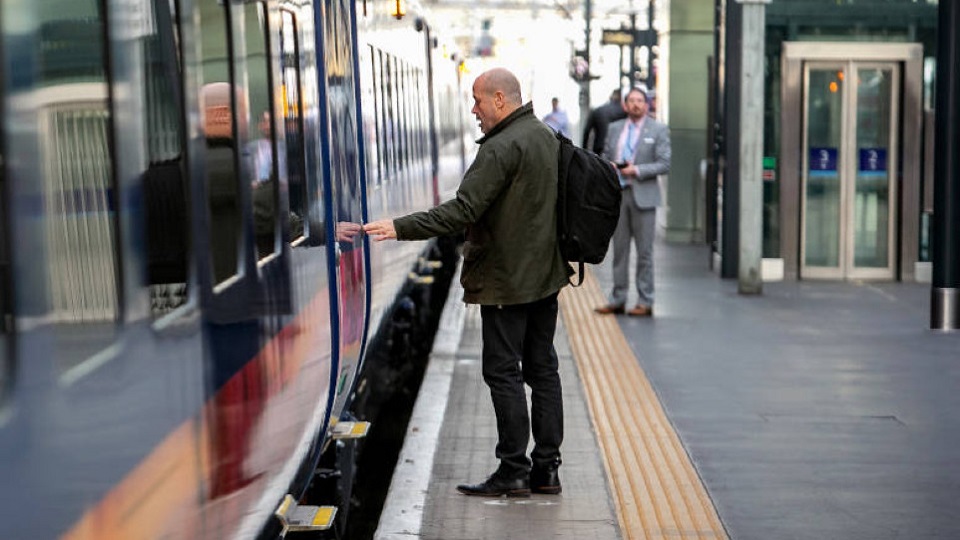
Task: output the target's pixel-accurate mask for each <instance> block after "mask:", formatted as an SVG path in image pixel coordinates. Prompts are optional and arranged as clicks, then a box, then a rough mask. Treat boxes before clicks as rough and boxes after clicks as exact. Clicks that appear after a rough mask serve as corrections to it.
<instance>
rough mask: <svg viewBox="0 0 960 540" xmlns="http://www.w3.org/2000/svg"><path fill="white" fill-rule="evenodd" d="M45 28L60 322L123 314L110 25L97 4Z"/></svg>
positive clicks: (46, 160) (44, 122) (50, 229)
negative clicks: (108, 67) (107, 42)
mask: <svg viewBox="0 0 960 540" xmlns="http://www.w3.org/2000/svg"><path fill="white" fill-rule="evenodd" d="M69 12H70V13H73V14H74V17H73V18H69V19H66V18H64V19H57V18H56V16H55V15H54V14H53V13H51V14H50V15H51V17H52V18H51V19H50V20H47V21H46V22H45V23H43V26H42V29H41V39H42V40H43V44H42V46H41V50H42V58H41V65H42V66H43V69H42V70H41V73H40V77H41V78H42V79H41V81H40V83H39V84H40V85H41V86H42V87H43V88H42V91H41V92H40V96H41V97H40V102H41V107H40V111H39V116H40V118H39V120H40V126H39V129H40V152H41V157H40V162H41V163H43V164H44V169H43V181H42V189H43V202H44V209H45V211H46V221H45V225H46V237H47V238H46V240H47V246H48V249H49V251H48V254H49V257H50V259H49V264H47V265H46V269H45V272H46V273H47V281H48V284H49V291H50V293H49V302H50V305H49V308H50V312H51V315H52V317H53V319H54V320H56V321H64V322H87V321H112V320H114V319H116V317H117V275H116V265H117V260H116V259H117V255H116V243H115V230H114V226H113V216H114V212H115V206H114V202H115V201H114V190H113V178H112V174H113V171H112V167H111V160H110V141H109V136H108V133H109V130H110V110H109V104H108V87H107V79H106V75H105V72H104V65H105V64H104V54H103V25H102V22H103V21H102V20H101V19H100V16H99V13H98V11H97V9H96V6H95V5H92V4H90V5H88V6H87V9H84V8H83V7H82V6H81V5H76V6H74V9H71V10H69Z"/></svg>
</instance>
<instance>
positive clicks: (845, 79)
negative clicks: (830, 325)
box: [800, 61, 900, 280]
mask: <svg viewBox="0 0 960 540" xmlns="http://www.w3.org/2000/svg"><path fill="white" fill-rule="evenodd" d="M803 85H804V96H805V99H804V109H805V114H804V136H803V140H802V145H803V150H802V152H801V156H802V158H803V169H802V171H803V173H802V174H803V178H802V183H803V189H802V202H801V208H802V216H801V220H802V223H803V228H802V229H801V235H802V236H801V238H802V240H801V246H800V252H801V275H803V276H805V277H808V278H831V279H860V278H866V279H887V280H889V279H893V277H894V269H895V265H894V262H895V260H896V254H895V249H894V246H895V236H896V228H895V227H894V223H895V219H896V214H895V209H896V208H897V190H896V184H895V177H894V171H896V170H897V154H898V152H897V147H898V141H897V137H898V120H899V105H900V104H899V99H898V92H897V90H898V89H899V88H900V66H899V64H897V63H894V62H855V61H847V62H808V63H807V64H806V66H805V67H804V82H803Z"/></svg>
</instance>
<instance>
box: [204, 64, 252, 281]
mask: <svg viewBox="0 0 960 540" xmlns="http://www.w3.org/2000/svg"><path fill="white" fill-rule="evenodd" d="M231 93H233V87H232V85H230V83H226V82H215V83H209V84H206V85H204V86H203V88H201V89H200V100H201V104H202V106H203V108H204V131H205V134H206V139H207V152H206V168H207V189H208V190H209V193H208V197H209V199H210V229H211V230H210V238H235V237H236V234H237V231H238V230H239V226H240V207H239V205H238V200H239V197H238V196H237V195H238V194H237V179H236V172H235V170H234V153H235V152H236V150H235V148H236V141H235V138H234V134H233V106H232V104H231V98H230V95H231ZM235 99H236V100H238V101H239V100H242V99H243V96H242V94H240V93H236V98H235ZM237 108H240V107H239V103H238V104H237ZM237 129H238V130H239V131H240V133H241V134H243V133H245V132H246V122H245V121H243V120H242V118H241V119H238V122H237ZM210 248H211V249H210V251H211V255H212V258H213V273H214V277H215V280H216V281H217V282H218V283H219V282H221V281H223V280H225V279H227V278H229V277H230V276H232V275H233V274H234V273H236V271H237V257H238V253H237V243H236V242H213V244H212V245H211V246H210Z"/></svg>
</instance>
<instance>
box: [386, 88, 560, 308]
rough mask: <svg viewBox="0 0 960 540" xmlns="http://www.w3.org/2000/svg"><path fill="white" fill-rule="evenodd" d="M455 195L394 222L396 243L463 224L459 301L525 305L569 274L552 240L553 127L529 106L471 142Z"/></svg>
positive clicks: (554, 190)
mask: <svg viewBox="0 0 960 540" xmlns="http://www.w3.org/2000/svg"><path fill="white" fill-rule="evenodd" d="M478 142H479V143H480V149H479V151H478V152H477V157H476V159H475V160H474V162H473V164H472V165H470V168H469V169H468V170H467V172H466V174H465V175H464V177H463V181H462V182H461V183H460V189H458V190H457V196H456V198H454V199H451V200H449V201H447V202H445V203H443V204H441V205H439V206H437V207H434V208H432V209H430V210H428V211H425V212H417V213H414V214H410V215H407V216H404V217H401V218H397V219H395V220H394V227H395V228H396V231H397V239H398V240H422V239H425V238H431V237H434V236H441V235H447V234H453V233H457V232H460V231H463V230H464V229H466V231H467V241H466V243H465V244H464V246H463V270H462V272H461V276H460V282H461V283H462V284H463V289H464V294H463V301H464V302H467V303H469V304H483V305H510V304H525V303H528V302H533V301H536V300H540V299H542V298H545V297H547V296H549V295H551V294H553V293H555V292H557V291H559V290H560V289H561V288H562V287H563V286H564V285H566V284H567V279H568V277H569V276H570V274H571V273H572V269H571V268H570V266H569V265H568V264H567V263H566V262H565V261H564V260H563V258H562V257H561V255H560V248H559V247H558V245H557V225H556V223H557V214H556V201H557V152H559V142H558V141H557V138H556V136H554V134H553V131H552V130H551V129H550V128H549V127H547V126H546V125H545V124H544V123H543V122H541V121H540V120H538V119H537V117H536V116H534V114H533V106H532V104H530V103H528V104H526V105H524V106H522V107H520V108H519V109H517V110H516V111H514V112H513V113H511V114H510V115H509V116H507V117H506V118H504V119H503V120H502V121H501V122H500V123H499V124H497V125H496V126H494V127H493V129H491V130H490V132H489V133H487V135H486V136H485V137H483V138H482V139H480V140H479V141H478Z"/></svg>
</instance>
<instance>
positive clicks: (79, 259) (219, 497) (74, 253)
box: [0, 0, 466, 540]
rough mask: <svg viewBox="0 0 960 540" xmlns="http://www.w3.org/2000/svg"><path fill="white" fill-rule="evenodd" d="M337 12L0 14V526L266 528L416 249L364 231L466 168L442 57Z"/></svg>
mask: <svg viewBox="0 0 960 540" xmlns="http://www.w3.org/2000/svg"><path fill="white" fill-rule="evenodd" d="M369 4H370V6H377V7H382V6H379V5H378V4H377V3H375V2H370V3H369ZM364 5H366V4H364ZM357 6H359V5H355V4H354V3H353V2H349V1H346V0H324V1H322V2H309V1H303V0H296V1H295V0H249V1H240V0H46V1H44V2H32V1H28V0H10V1H5V2H3V4H2V5H0V29H2V32H0V61H2V71H0V73H2V75H0V119H2V129H0V158H2V161H0V229H2V230H0V269H2V272H0V307H2V309H3V315H4V317H3V324H2V329H0V508H2V510H0V538H4V539H14V540H18V539H21V538H22V539H36V538H58V537H59V538H74V539H94V538H96V539H103V538H124V539H127V538H152V537H164V538H253V537H258V536H260V537H275V536H277V535H278V534H280V531H281V524H282V523H281V522H280V521H278V519H277V518H276V516H275V513H276V512H277V510H278V508H280V507H282V506H283V505H282V503H283V502H284V500H285V497H286V496H287V495H288V494H289V495H292V500H299V499H300V498H301V496H302V495H303V494H304V492H305V490H306V488H307V486H308V484H309V482H310V480H311V477H312V476H313V474H314V471H315V470H316V467H317V463H318V462H319V460H320V458H321V454H322V453H323V452H324V451H325V450H327V451H330V449H331V448H334V447H335V446H336V445H331V444H330V441H331V440H333V437H334V429H335V426H336V425H337V424H338V423H339V424H341V425H343V424H345V420H349V419H350V418H349V417H350V416H351V415H350V409H351V406H352V399H353V396H354V393H355V390H356V387H357V381H358V380H359V379H360V378H361V377H363V378H368V379H370V378H375V377H376V376H377V374H376V373H373V372H369V373H368V372H366V371H364V370H363V365H364V358H365V357H367V356H370V355H372V354H374V353H376V352H377V351H375V350H373V349H374V348H376V347H378V346H380V344H381V343H382V342H383V340H378V339H377V336H378V335H379V334H383V333H388V332H390V331H391V330H390V328H389V322H390V318H391V315H392V313H394V311H395V307H394V306H395V305H396V304H397V301H398V300H399V299H403V298H404V297H405V294H406V291H408V290H409V289H410V288H411V287H415V286H419V285H414V284H412V282H411V280H410V273H411V271H413V272H414V274H415V275H416V273H417V271H422V270H423V268H424V267H425V266H426V267H429V266H430V265H424V263H423V262H421V260H422V258H423V257H425V256H429V254H430V253H432V252H433V251H435V250H436V247H435V246H434V245H432V244H431V245H426V244H423V243H417V244H407V245H403V246H402V247H399V248H395V249H394V250H390V249H389V248H383V247H381V246H376V247H373V246H371V245H370V244H369V243H368V242H367V240H366V238H365V237H364V236H363V235H362V234H359V229H360V224H361V223H363V222H364V221H366V220H370V219H377V218H378V217H382V216H390V215H397V214H399V213H405V212H408V211H411V210H416V209H420V208H425V207H428V206H430V205H432V204H435V203H436V201H437V200H438V198H439V197H440V191H441V189H442V188H441V186H442V185H448V186H449V184H450V183H451V182H455V181H456V179H458V178H459V175H460V173H462V170H463V165H464V162H465V156H464V153H463V139H462V128H463V123H462V121H461V120H460V118H462V117H463V114H464V112H465V110H466V109H465V106H464V104H463V103H462V101H461V98H462V91H461V89H460V88H459V82H458V78H457V70H456V64H455V62H452V61H450V59H449V58H446V59H444V63H443V65H442V66H441V65H436V64H435V60H436V58H434V57H435V56H437V54H438V53H437V52H436V51H437V48H435V47H434V46H433V40H432V38H431V37H429V31H425V27H424V25H425V24H426V23H425V19H423V18H415V17H409V18H408V19H406V20H404V21H396V20H393V21H380V20H374V19H373V18H371V17H369V16H368V15H364V14H362V13H361V14H358V13H356V12H355V10H356V9H357ZM415 20H417V21H419V23H416V24H415V22H414V21H415ZM358 22H359V24H360V25H361V26H362V29H361V31H359V32H358ZM398 23H402V25H405V26H406V28H399V29H400V30H402V32H401V33H400V35H403V36H404V37H402V38H401V39H400V40H399V41H397V42H395V43H394V44H393V45H390V47H389V50H388V52H385V51H386V49H385V48H384V47H386V45H385V44H384V43H380V44H379V45H378V44H377V43H378V40H379V39H381V36H383V35H386V34H388V33H390V32H392V30H391V29H398V27H397V24H398ZM418 26H419V28H418ZM437 58H439V56H437ZM440 72H443V75H442V76H441V75H439V73H440ZM438 95H439V96H445V97H444V98H443V99H438V98H437V97H436V96H438ZM450 96H456V97H454V98H450ZM441 118H446V119H457V120H456V122H453V124H454V125H456V129H457V130H460V131H459V132H454V131H452V130H451V129H450V125H451V122H450V121H449V120H447V121H445V122H441V121H440V120H439V119H441ZM368 121H369V122H368ZM441 163H456V164H457V165H456V166H441V165H439V164H441ZM440 171H444V172H443V173H441V172H440ZM419 282H420V283H422V282H423V280H419ZM345 481H349V478H346V479H345Z"/></svg>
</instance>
